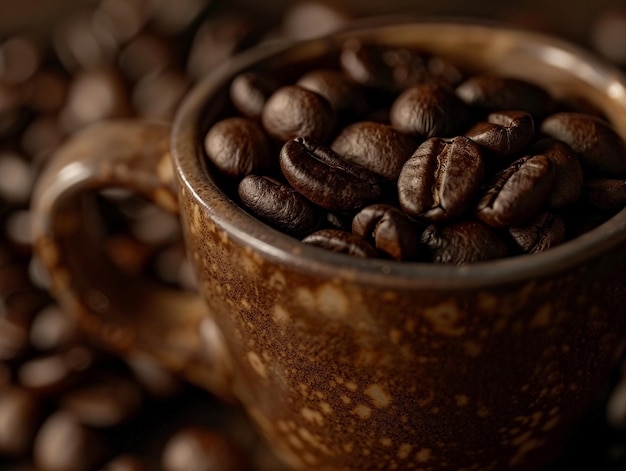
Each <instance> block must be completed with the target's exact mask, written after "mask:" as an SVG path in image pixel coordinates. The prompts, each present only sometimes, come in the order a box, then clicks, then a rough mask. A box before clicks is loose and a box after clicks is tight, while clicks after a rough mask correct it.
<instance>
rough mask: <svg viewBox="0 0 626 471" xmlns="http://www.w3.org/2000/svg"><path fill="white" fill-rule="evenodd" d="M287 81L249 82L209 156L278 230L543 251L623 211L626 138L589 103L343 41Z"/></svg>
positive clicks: (466, 255)
mask: <svg viewBox="0 0 626 471" xmlns="http://www.w3.org/2000/svg"><path fill="white" fill-rule="evenodd" d="M329 63H330V64H331V65H330V66H325V68H314V69H312V70H309V71H305V72H304V73H303V74H302V75H301V76H299V77H296V79H295V81H294V82H289V83H284V82H280V81H279V80H277V79H276V77H273V76H270V75H268V74H269V73H268V72H257V71H247V72H244V73H242V74H240V75H239V76H237V77H236V78H235V79H234V80H233V81H232V84H231V88H230V97H231V102H232V105H233V108H234V109H235V110H236V113H235V114H233V115H230V116H227V117H224V118H223V119H221V120H220V121H218V122H217V123H215V124H214V125H213V126H212V127H211V128H210V129H209V131H208V133H207V134H206V137H205V139H204V149H205V152H206V156H207V158H208V161H209V166H210V168H211V169H213V171H215V172H216V173H217V174H218V175H221V176H218V177H217V178H218V179H221V180H224V179H228V180H229V181H234V183H232V185H233V186H236V187H237V193H236V195H234V197H235V198H237V199H238V201H239V202H240V203H241V204H242V205H243V206H244V207H245V208H246V209H247V210H249V211H250V212H251V213H252V214H253V215H255V216H256V217H258V218H259V219H261V220H263V221H264V222H266V223H268V224H269V225H271V226H273V227H275V228H277V229H279V230H281V231H283V232H285V233H287V234H289V235H292V236H294V237H297V238H300V239H301V240H302V241H303V242H304V243H308V244H313V245H316V246H320V247H324V248H326V249H329V250H333V251H336V252H341V253H347V254H350V255H354V256H359V257H379V258H387V259H394V260H399V261H419V262H433V263H446V264H464V263H472V262H479V261H484V260H490V259H496V258H502V257H508V256H514V255H518V254H528V253H538V252H542V251H545V250H547V249H549V248H551V247H554V246H556V245H558V244H561V243H562V242H564V241H567V240H569V239H572V238H574V237H577V236H578V235H579V234H581V233H582V232H584V231H587V230H589V229H591V228H593V227H595V226H596V225H598V224H599V223H601V222H603V221H605V220H607V219H608V218H610V217H611V216H612V215H614V214H615V213H616V212H618V211H619V210H621V209H622V208H623V207H624V206H625V205H626V142H625V141H624V140H623V139H622V138H621V137H620V136H619V135H618V134H617V133H616V132H615V130H614V129H613V128H612V127H611V124H610V123H609V122H608V121H607V120H606V119H605V118H604V117H603V116H602V114H601V113H600V112H599V111H597V110H595V109H594V108H593V107H592V106H591V105H590V104H585V103H583V102H582V100H579V99H577V98H576V97H565V98H560V99H557V98H555V97H553V96H551V95H550V93H548V91H546V90H545V89H543V88H541V87H540V86H538V85H536V84H533V83H531V82H529V81H525V80H522V79H519V78H512V77H504V76H495V75H493V74H490V73H488V72H484V73H482V72H478V73H472V74H469V73H468V72H467V71H464V70H461V69H460V68H458V67H457V66H456V65H455V64H453V63H450V62H449V61H447V60H446V59H445V58H442V57H435V56H432V55H429V54H427V53H424V52H422V51H419V50H413V49H409V48H397V47H387V46H381V45H375V44H368V43H366V42H363V41H360V40H357V39H349V40H347V41H346V42H345V43H344V45H343V47H342V48H341V50H340V51H339V52H338V53H337V57H335V58H332V60H330V61H329Z"/></svg>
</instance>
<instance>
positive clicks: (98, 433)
mask: <svg viewBox="0 0 626 471" xmlns="http://www.w3.org/2000/svg"><path fill="white" fill-rule="evenodd" d="M80 6H81V7H80V9H79V10H78V11H75V12H72V13H70V14H68V15H67V16H65V17H63V18H62V19H61V20H60V21H59V22H58V23H55V24H54V25H53V28H52V31H51V32H50V34H45V35H41V34H38V33H33V34H30V32H24V31H20V32H16V33H14V34H11V35H5V36H2V37H1V38H0V221H1V224H2V226H1V227H2V231H0V470H2V471H57V470H59V471H60V470H63V471H74V470H76V471H98V470H101V471H105V470H107V471H127V470H128V471H130V470H134V471H139V470H149V471H155V470H160V469H162V470H171V471H177V470H185V471H194V470H196V469H202V470H220V471H229V470H241V469H245V470H251V471H278V470H280V469H282V468H281V467H280V465H278V463H277V462H276V460H275V458H274V457H273V456H272V455H271V454H269V453H268V451H267V450H266V449H265V448H264V447H263V446H262V445H261V444H260V442H259V439H258V437H257V435H256V434H255V433H254V432H253V431H252V429H251V428H250V426H249V424H248V422H247V420H246V418H245V417H244V416H243V414H242V412H241V411H240V410H239V409H238V408H237V407H234V406H232V405H227V404H223V403H222V402H220V401H218V400H217V399H215V398H213V397H211V396H210V395H209V394H207V393H206V392H204V391H200V390H198V389H197V388H195V387H194V386H193V385H189V384H187V383H185V382H183V381H181V380H180V379H178V378H174V377H173V376H171V375H170V374H169V373H168V372H166V371H164V370H162V369H161V368H160V367H159V365H156V364H154V363H152V362H151V360H150V359H148V358H145V357H141V356H135V357H131V358H125V359H121V358H118V357H117V356H115V355H113V354H112V353H110V352H108V351H105V350H103V349H101V348H100V347H99V346H98V345H97V344H95V343H94V342H93V341H92V339H89V338H86V337H85V336H84V335H83V334H82V333H81V332H80V331H79V330H78V329H77V326H76V325H75V324H74V322H73V320H72V319H71V318H70V317H68V316H67V314H66V313H64V312H62V311H61V310H60V308H59V307H58V306H57V305H56V303H55V302H54V300H53V299H52V298H51V297H50V296H49V294H48V292H47V278H46V274H45V272H43V271H42V269H41V267H40V266H39V263H38V261H37V260H36V259H35V258H33V256H32V248H31V236H30V208H29V202H30V196H31V191H32V188H33V185H34V183H35V181H36V179H37V177H38V175H39V172H40V171H41V168H42V167H43V166H44V165H45V164H46V162H47V160H48V159H49V158H50V155H51V154H52V153H53V152H54V150H55V148H56V147H57V146H58V145H59V144H60V143H61V142H63V141H64V140H65V139H66V138H67V137H68V136H69V135H70V134H71V133H73V132H75V131H76V130H78V129H80V128H82V127H83V126H86V125H88V124H90V123H92V122H94V121H97V120H100V119H107V118H116V117H145V118H148V119H159V120H164V121H170V120H171V119H172V117H173V112H174V110H175V108H176V107H177V105H178V103H179V101H180V100H181V98H182V96H183V94H184V93H185V91H186V90H188V89H189V88H190V87H191V86H193V84H194V83H195V82H196V81H197V80H199V79H200V78H201V77H202V76H204V75H205V74H206V73H207V72H208V71H210V70H211V69H212V68H213V67H214V66H215V65H216V64H219V63H221V62H223V61H224V60H225V59H226V58H228V57H230V56H231V55H232V54H235V53H236V52H238V51H240V50H242V49H244V48H247V47H249V46H252V45H254V44H256V43H257V42H259V41H261V40H263V38H265V37H268V36H272V37H273V36H276V35H284V36H290V37H297V38H303V37H311V36H316V35H318V34H321V33H325V32H328V28H329V27H331V26H332V27H334V28H337V27H339V26H341V25H342V24H343V23H345V22H346V21H348V20H349V19H350V18H351V17H352V16H354V14H353V13H351V12H347V11H345V10H341V9H338V8H336V7H334V6H329V4H328V3H325V2H315V1H305V2H301V3H297V4H294V6H293V7H292V8H290V9H289V10H287V11H284V12H283V16H282V18H281V19H280V20H279V21H273V22H266V21H265V20H266V18H265V17H263V16H262V15H259V12H258V11H255V12H249V11H247V10H246V11H242V10H238V9H236V8H235V5H234V4H233V3H232V2H227V1H219V0H212V1H209V0H185V1H177V2H169V1H167V0H151V1H150V2H146V1H145V0H90V1H87V2H82V3H80ZM263 9H265V6H264V7H263ZM311 18H316V21H311V20H310V19H311ZM545 26H546V25H542V27H545ZM594 34H596V35H597V34H599V32H598V31H596V32H595V33H594ZM596 43H597V44H598V47H600V40H596ZM606 43H607V41H605V42H604V44H606ZM608 43H610V44H613V47H616V44H617V43H615V42H614V41H613V42H611V41H608ZM600 52H602V51H600ZM399 59H400V60H401V58H399ZM437 62H438V61H437V60H435V59H433V62H432V64H431V68H433V69H434V70H436V71H438V72H437V73H438V74H440V75H441V76H445V77H447V78H446V80H449V81H452V82H451V83H454V82H455V81H457V80H460V79H461V76H460V75H458V74H459V73H460V71H457V70H456V69H455V68H454V67H448V66H445V64H443V63H439V64H438V63H437ZM444 66H445V67H444ZM398 70H400V72H398V74H399V75H397V76H396V77H392V78H391V80H392V81H394V83H396V84H401V83H402V82H403V81H407V80H409V77H408V75H406V74H405V72H409V70H408V69H407V70H405V72H402V71H401V69H398ZM402 74H405V75H404V77H403V75H402ZM308 75H309V76H308V77H305V76H303V77H301V78H300V80H299V82H300V84H299V85H298V86H302V85H303V84H304V85H307V87H308V88H309V89H312V90H316V88H315V87H316V86H317V87H319V86H322V85H323V84H324V83H329V84H330V85H324V86H325V87H326V89H327V90H329V91H330V90H341V84H342V83H345V79H344V77H343V76H342V73H340V74H337V70H334V71H332V72H326V71H321V72H319V71H318V72H312V73H310V74H308ZM264 80H265V79H264V78H259V77H258V76H254V75H253V76H242V77H240V78H238V80H237V83H238V87H239V91H238V92H234V93H239V94H241V96H242V97H243V98H244V99H243V100H241V99H240V100H239V103H240V105H241V103H247V104H248V110H247V111H246V112H244V111H243V110H242V111H241V113H242V114H243V115H244V116H247V117H250V116H251V117H252V119H253V120H255V121H257V123H258V122H260V121H259V120H260V118H259V117H260V116H261V114H260V110H261V109H262V108H263V105H264V103H265V101H266V100H267V98H268V97H269V92H270V91H271V92H273V91H275V90H277V86H278V85H277V84H276V83H275V82H274V79H272V80H268V81H267V83H266V82H265V81H264ZM316 84H322V85H316ZM332 84H334V85H332ZM367 86H368V87H369V86H374V87H378V85H376V84H375V83H374V84H370V85H367ZM396 86H397V85H396ZM233 88H235V85H234V84H233ZM252 90H260V91H261V93H258V94H257V95H255V94H254V93H251V91H252ZM263 90H265V91H263ZM355 90H356V89H352V88H351V87H348V88H347V89H346V90H345V91H340V92H338V93H337V95H336V96H335V97H334V98H333V97H332V96H328V97H326V100H327V101H329V102H331V103H334V105H333V109H331V110H330V111H329V110H328V109H327V107H326V105H325V104H323V103H324V102H323V101H322V100H319V99H318V100H317V102H318V103H317V104H315V103H313V102H315V101H316V100H315V99H313V102H312V104H311V106H321V107H326V112H327V113H329V114H330V115H332V116H339V119H340V120H348V119H349V116H351V113H355V112H357V113H367V114H368V115H369V116H370V119H371V120H372V121H373V122H375V123H380V122H383V121H384V119H388V118H381V114H380V113H382V111H384V110H383V108H382V107H381V109H379V110H378V111H377V110H374V111H372V112H368V111H367V107H366V105H367V106H371V105H368V104H367V103H363V102H362V101H361V98H359V94H358V93H357V94H353V93H354V91H355ZM289 93H294V92H293V91H292V92H289ZM394 93H398V91H396V92H394ZM375 95H377V96H384V95H385V93H381V94H380V95H379V94H378V93H376V94H375ZM246 97H247V98H246ZM255 97H256V98H255ZM305 99H306V98H305ZM235 100H237V99H236V98H234V99H233V101H235ZM320 101H321V102H322V104H321V105H320V104H319V102H320ZM337 110H342V111H340V112H338V111H337ZM381 110H382V111H381ZM352 116H354V114H352ZM274 119H275V118H274ZM508 119H514V117H510V116H509V118H508ZM341 122H343V123H346V124H345V125H346V126H347V121H341ZM535 124H536V123H535ZM243 126H244V127H245V126H247V125H245V124H244V125H243ZM274 126H275V127H277V128H278V129H280V123H276V122H275V121H274ZM316 126H319V127H320V128H321V129H322V131H323V127H324V123H318V124H317V125H316ZM246 129H248V131H246V132H251V133H255V132H256V131H255V129H254V127H248V128H246ZM334 129H335V131H334V132H336V130H338V129H339V128H338V127H335V128H334ZM385 129H386V128H385ZM364 131H365V132H367V127H364V128H362V129H361V131H359V129H358V127H357V128H356V129H355V130H354V131H353V132H355V133H358V132H364ZM316 132H318V131H316ZM324 132H333V131H332V130H331V131H328V130H327V131H324ZM263 133H265V131H263ZM402 134H403V133H402ZM272 139H273V138H272ZM414 139H415V138H411V139H409V141H411V140H412V141H413V144H415V142H414ZM286 140H287V139H286ZM289 140H292V139H291V138H289ZM346 145H347V144H346ZM301 150H302V149H301V148H300V150H299V152H300V151H301ZM412 150H415V149H412ZM279 151H280V149H274V150H272V152H271V153H268V156H267V165H268V168H269V169H270V170H268V174H272V173H273V172H274V170H273V167H274V166H275V165H276V160H275V158H274V157H272V156H273V155H278V153H279ZM305 151H306V148H305ZM390 151H391V152H392V153H393V152H402V139H400V140H399V141H398V142H396V143H395V144H394V147H393V148H392V149H391V150H390ZM265 158H266V157H261V160H263V159H265ZM255 159H256V157H255ZM243 160H244V159H242V160H241V161H240V163H239V164H236V165H232V163H231V168H234V169H235V170H229V171H227V173H228V172H232V173H231V175H237V174H238V173H239V172H241V170H237V165H241V166H243V167H245V165H247V164H245V163H244V161H243ZM225 165H228V164H225ZM378 171H382V172H383V173H384V172H391V171H392V169H391V167H390V168H386V169H382V170H380V169H379V170H378ZM394 171H395V170H394ZM244 173H245V172H244ZM368 175H369V173H368ZM347 178H352V177H350V176H347ZM379 178H380V177H377V179H379ZM225 179H234V180H237V179H238V177H235V176H230V177H227V178H225ZM259 181H260V183H258V185H268V180H267V179H265V178H260V179H259ZM377 181H378V180H377ZM250 182H251V183H254V180H253V179H251V180H250ZM270 182H271V181H270ZM382 189H383V190H384V191H387V190H388V188H387V183H386V182H385V181H383V188H382ZM288 193H289V194H290V193H291V192H288ZM286 198H288V197H286ZM284 201H288V199H285V200H284ZM97 203H98V206H99V207H100V211H101V213H102V218H103V221H105V224H106V225H107V227H108V228H109V230H110V236H109V237H108V239H107V241H106V247H107V251H108V253H109V254H110V257H111V259H112V260H114V261H115V263H117V264H118V265H119V266H120V268H121V269H123V270H126V271H129V272H132V273H143V274H145V275H148V276H153V277H155V278H157V279H158V280H160V281H163V282H165V283H168V284H171V285H176V286H179V287H181V289H194V287H195V281H194V279H193V275H192V274H191V271H190V267H189V264H188V262H187V260H186V257H185V252H184V248H183V247H182V244H181V241H180V233H179V229H178V226H177V223H176V221H175V220H173V219H172V218H171V216H168V215H165V214H163V213H161V212H160V211H158V210H156V209H155V208H153V207H151V206H150V205H148V204H146V203H145V202H144V201H141V200H139V199H138V198H137V197H135V196H133V195H129V194H128V193H125V192H121V191H108V192H105V193H104V194H102V195H100V196H99V197H98V200H97ZM307 204H308V203H307ZM396 210H398V208H396V209H394V210H389V209H387V208H384V210H383V211H382V212H380V213H378V212H376V208H373V209H372V211H373V212H372V213H370V215H369V216H367V213H366V215H365V216H362V219H361V222H360V224H361V226H362V228H361V231H364V233H367V232H370V233H371V232H373V230H372V229H371V228H369V227H368V224H370V222H368V221H376V220H380V221H382V222H381V223H377V227H378V228H377V229H376V233H377V235H376V238H377V239H378V240H379V241H380V244H382V246H385V244H386V246H387V247H391V246H394V244H395V242H394V240H396V239H395V238H394V237H393V236H391V238H390V236H389V232H390V230H389V229H388V228H392V229H391V233H393V231H396V230H397V228H400V230H401V231H404V230H406V229H402V227H403V225H404V224H405V223H406V221H407V220H406V217H405V216H398V215H397V213H396ZM398 211H401V210H398ZM304 213H305V212H303V214H304ZM343 213H344V211H339V212H335V211H333V212H328V213H327V215H326V216H325V217H326V218H328V219H329V220H330V221H331V222H330V223H329V224H330V227H331V228H336V227H342V224H344V223H343V222H341V221H342V218H343V217H344V216H345V215H344V214H343ZM285 219H286V220H287V221H292V220H291V219H290V218H289V217H286V218H285ZM304 219H305V218H304V217H303V220H304ZM409 222H410V224H411V226H412V225H413V224H414V221H412V220H410V221H409ZM286 224H292V225H293V226H294V227H299V226H300V224H302V225H303V226H305V225H306V224H308V223H305V222H302V223H300V222H297V223H294V222H293V221H292V222H287V223H286ZM287 232H290V230H287ZM290 233H291V232H290ZM302 237H304V235H302ZM385 240H387V241H386V242H383V241H385ZM339 242H340V241H339ZM395 247H396V248H395V249H392V248H388V249H386V250H387V251H388V252H389V253H390V254H389V255H388V256H390V257H394V258H399V257H400V256H402V255H398V254H403V253H405V254H406V253H408V252H410V251H411V250H414V247H413V248H411V247H405V246H404V245H400V246H397V245H396V246H395ZM376 250H377V252H376V253H377V256H379V255H378V253H379V251H380V250H383V249H380V248H377V249H376ZM394 251H395V252H394ZM394 253H395V255H394ZM404 257H406V255H404ZM615 376H616V377H615V378H614V384H615V385H617V386H616V387H615V388H612V387H611V388H608V387H607V388H608V389H607V393H606V396H605V397H602V398H600V400H599V401H598V404H597V406H596V408H595V409H594V411H592V413H591V414H590V416H589V418H588V420H587V422H586V423H585V424H583V426H582V427H581V429H580V430H578V431H574V436H573V440H572V445H571V446H570V447H569V449H568V450H567V452H566V453H565V455H564V457H563V459H562V460H561V461H560V462H559V463H557V464H556V465H555V466H554V467H553V468H551V471H563V470H571V469H581V467H582V468H584V469H593V470H602V471H608V470H623V469H626V468H625V466H626V425H625V424H626V422H625V420H624V418H625V417H626V413H625V412H624V411H625V410H626V409H625V407H624V404H625V400H624V398H625V397H626V394H625V391H626V387H624V380H623V376H622V373H621V371H619V372H616V375H615ZM609 386H610V385H609ZM607 405H608V408H607ZM606 414H608V418H607V416H606ZM189 460H191V461H189Z"/></svg>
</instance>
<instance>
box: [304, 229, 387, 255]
mask: <svg viewBox="0 0 626 471" xmlns="http://www.w3.org/2000/svg"><path fill="white" fill-rule="evenodd" d="M302 242H304V243H305V244H309V245H314V246H316V247H321V248H324V249H326V250H330V251H331V252H337V253H343V254H347V255H352V256H354V257H360V258H371V257H377V256H378V252H377V251H376V249H375V248H374V247H373V246H372V245H370V244H369V243H368V242H366V241H365V239H363V238H362V237H359V236H357V235H356V234H352V233H351V232H347V231H342V230H339V229H322V230H320V231H317V232H314V233H313V234H309V235H308V236H306V237H305V238H304V239H303V240H302Z"/></svg>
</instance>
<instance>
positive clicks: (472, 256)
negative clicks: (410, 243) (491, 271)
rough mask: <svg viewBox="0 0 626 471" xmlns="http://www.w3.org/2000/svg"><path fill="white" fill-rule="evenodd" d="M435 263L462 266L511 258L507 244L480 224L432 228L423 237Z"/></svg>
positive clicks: (457, 224) (470, 222) (459, 223)
mask: <svg viewBox="0 0 626 471" xmlns="http://www.w3.org/2000/svg"><path fill="white" fill-rule="evenodd" d="M420 243H421V244H423V245H424V247H425V248H426V250H428V252H429V253H430V259H431V261H432V262H433V263H441V264H451V265H462V264H466V263H476V262H481V261H486V260H492V259H496V258H502V257H506V256H508V255H510V253H511V251H510V249H509V247H508V245H507V243H506V242H505V241H504V240H503V238H502V237H500V236H499V235H498V234H497V233H496V232H495V231H494V230H493V229H492V228H490V227H488V226H486V225H485V224H483V223H481V222H478V221H465V222H457V223H453V224H450V225H436V224H431V225H430V226H428V227H427V228H426V229H425V230H424V232H423V233H422V236H421V238H420Z"/></svg>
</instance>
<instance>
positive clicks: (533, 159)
mask: <svg viewBox="0 0 626 471" xmlns="http://www.w3.org/2000/svg"><path fill="white" fill-rule="evenodd" d="M553 185H554V166H553V164H552V161H551V160H550V159H549V158H548V157H546V156H545V155H533V156H525V157H522V158H520V159H518V160H516V161H515V162H513V163H512V164H511V165H509V166H508V167H507V168H506V169H504V170H502V171H501V172H499V173H498V174H496V176H495V178H494V180H493V181H492V182H491V184H490V186H489V187H488V189H487V190H486V191H485V193H484V194H483V196H482V197H481V199H480V201H479V202H478V206H477V210H476V214H477V215H478V217H479V218H480V219H481V220H482V221H483V222H485V223H486V224H489V225H490V226H493V227H510V226H519V225H522V224H524V223H526V222H527V221H528V220H529V219H531V218H532V217H533V216H534V215H535V214H537V212H538V211H539V210H540V209H541V207H542V206H543V205H544V204H545V199H546V197H547V196H548V195H549V194H550V192H551V191H552V188H553Z"/></svg>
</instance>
